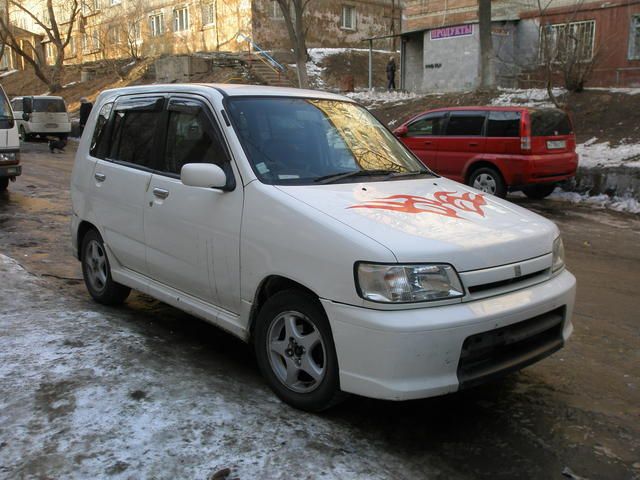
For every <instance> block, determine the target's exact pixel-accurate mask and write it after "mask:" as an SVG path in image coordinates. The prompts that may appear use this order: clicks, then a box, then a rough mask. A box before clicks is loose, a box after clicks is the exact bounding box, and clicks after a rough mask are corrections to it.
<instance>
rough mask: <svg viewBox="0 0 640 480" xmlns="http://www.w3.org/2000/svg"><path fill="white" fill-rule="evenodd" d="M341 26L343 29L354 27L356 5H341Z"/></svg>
mask: <svg viewBox="0 0 640 480" xmlns="http://www.w3.org/2000/svg"><path fill="white" fill-rule="evenodd" d="M341 27H342V28H344V29H345V30H355V29H356V7H354V6H352V5H343V6H342V25H341Z"/></svg>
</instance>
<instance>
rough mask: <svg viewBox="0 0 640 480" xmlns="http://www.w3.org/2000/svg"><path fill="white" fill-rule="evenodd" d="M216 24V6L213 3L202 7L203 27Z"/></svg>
mask: <svg viewBox="0 0 640 480" xmlns="http://www.w3.org/2000/svg"><path fill="white" fill-rule="evenodd" d="M214 23H216V10H215V5H214V4H213V2H212V3H205V4H204V5H202V25H203V26H204V25H213V24H214Z"/></svg>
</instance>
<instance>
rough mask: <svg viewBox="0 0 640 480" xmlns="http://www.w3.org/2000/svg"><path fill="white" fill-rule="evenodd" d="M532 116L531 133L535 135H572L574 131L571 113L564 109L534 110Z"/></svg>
mask: <svg viewBox="0 0 640 480" xmlns="http://www.w3.org/2000/svg"><path fill="white" fill-rule="evenodd" d="M530 116H531V135H532V136H534V137H552V136H556V135H570V134H571V132H572V131H573V129H572V128H571V122H570V121H569V115H567V114H566V113H565V112H563V111H562V110H555V109H547V110H534V111H532V112H531V114H530Z"/></svg>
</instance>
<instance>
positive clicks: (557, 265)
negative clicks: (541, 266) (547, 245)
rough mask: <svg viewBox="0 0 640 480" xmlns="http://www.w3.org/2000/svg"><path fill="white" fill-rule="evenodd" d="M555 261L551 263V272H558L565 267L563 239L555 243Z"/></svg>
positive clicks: (559, 238) (557, 239)
mask: <svg viewBox="0 0 640 480" xmlns="http://www.w3.org/2000/svg"><path fill="white" fill-rule="evenodd" d="M552 258H553V261H552V263H551V271H552V272H557V271H558V270H560V269H561V268H562V267H564V244H563V243H562V238H561V237H558V238H556V239H555V240H554V241H553V257H552Z"/></svg>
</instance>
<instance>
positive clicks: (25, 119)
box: [22, 112, 29, 122]
mask: <svg viewBox="0 0 640 480" xmlns="http://www.w3.org/2000/svg"><path fill="white" fill-rule="evenodd" d="M22 119H23V120H24V121H25V122H28V121H29V114H28V113H27V112H23V113H22Z"/></svg>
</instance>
